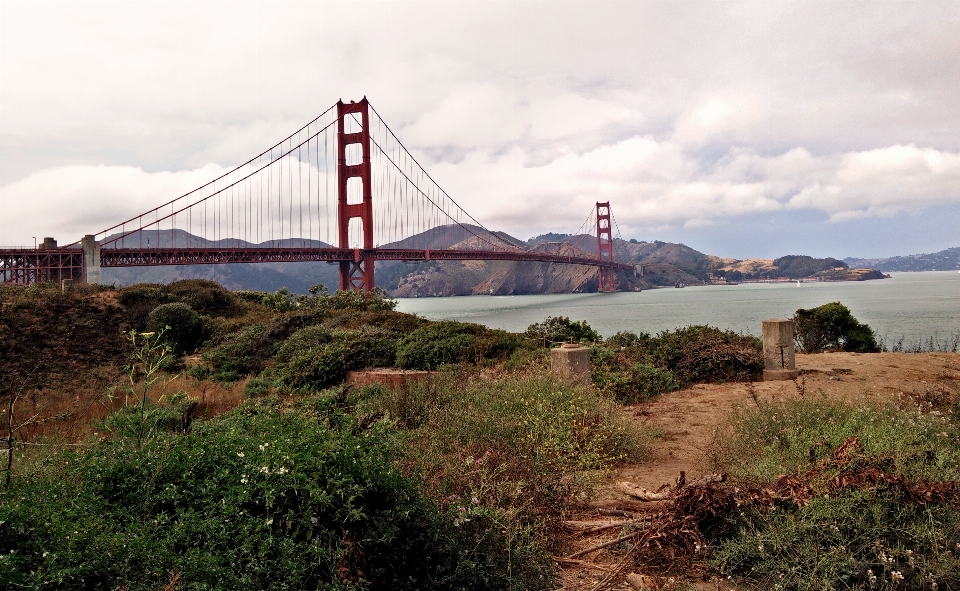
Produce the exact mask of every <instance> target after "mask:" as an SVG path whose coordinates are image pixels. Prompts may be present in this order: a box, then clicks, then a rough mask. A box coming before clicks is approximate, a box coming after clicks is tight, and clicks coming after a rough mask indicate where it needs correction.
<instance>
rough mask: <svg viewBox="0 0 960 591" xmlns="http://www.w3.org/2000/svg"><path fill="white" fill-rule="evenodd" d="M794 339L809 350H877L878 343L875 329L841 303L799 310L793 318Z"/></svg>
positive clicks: (805, 349)
mask: <svg viewBox="0 0 960 591" xmlns="http://www.w3.org/2000/svg"><path fill="white" fill-rule="evenodd" d="M793 320H794V340H795V341H796V344H797V347H798V349H799V350H801V351H803V352H805V353H822V352H823V351H852V352H855V353H875V352H878V351H879V350H880V348H879V347H878V346H877V341H876V337H875V336H874V334H873V330H871V328H870V327H869V326H868V325H866V324H860V322H858V321H857V319H856V318H854V317H853V315H852V314H850V310H849V308H847V307H846V306H844V305H843V304H841V303H840V302H833V303H830V304H824V305H822V306H819V307H817V308H811V309H809V310H804V309H802V308H801V309H799V310H797V313H796V314H795V315H794V317H793Z"/></svg>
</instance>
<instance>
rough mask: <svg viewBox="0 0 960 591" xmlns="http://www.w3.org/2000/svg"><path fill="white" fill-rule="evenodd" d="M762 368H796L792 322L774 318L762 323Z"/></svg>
mask: <svg viewBox="0 0 960 591" xmlns="http://www.w3.org/2000/svg"><path fill="white" fill-rule="evenodd" d="M763 368H764V369H765V370H768V369H769V370H782V369H789V370H792V369H796V368H797V365H796V357H795V354H794V349H793V320H788V319H785V318H774V319H772V320H764V321H763ZM791 379H792V378H791Z"/></svg>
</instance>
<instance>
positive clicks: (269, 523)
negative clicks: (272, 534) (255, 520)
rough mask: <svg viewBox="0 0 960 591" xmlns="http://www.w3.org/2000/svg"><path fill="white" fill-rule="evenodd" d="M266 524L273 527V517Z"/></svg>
mask: <svg viewBox="0 0 960 591" xmlns="http://www.w3.org/2000/svg"><path fill="white" fill-rule="evenodd" d="M266 524H267V525H273V517H271V518H270V519H268V520H267V521H266Z"/></svg>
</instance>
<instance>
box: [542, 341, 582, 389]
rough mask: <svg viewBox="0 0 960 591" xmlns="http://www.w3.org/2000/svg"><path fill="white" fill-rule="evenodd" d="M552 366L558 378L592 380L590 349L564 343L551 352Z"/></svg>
mask: <svg viewBox="0 0 960 591" xmlns="http://www.w3.org/2000/svg"><path fill="white" fill-rule="evenodd" d="M550 365H551V369H552V371H553V373H554V374H555V375H558V376H566V377H571V378H573V379H575V380H577V381H582V382H586V381H589V380H590V349H588V348H586V347H581V346H580V345H577V344H573V343H564V344H562V345H560V346H559V347H557V348H556V349H551V350H550Z"/></svg>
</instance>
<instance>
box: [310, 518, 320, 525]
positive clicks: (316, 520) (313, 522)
mask: <svg viewBox="0 0 960 591" xmlns="http://www.w3.org/2000/svg"><path fill="white" fill-rule="evenodd" d="M318 521H320V520H319V519H317V518H316V517H311V518H310V523H312V524H313V525H316V524H317V522H318Z"/></svg>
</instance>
